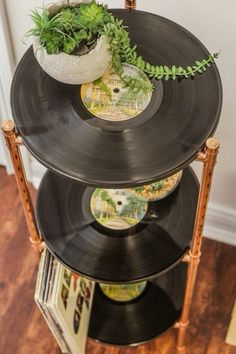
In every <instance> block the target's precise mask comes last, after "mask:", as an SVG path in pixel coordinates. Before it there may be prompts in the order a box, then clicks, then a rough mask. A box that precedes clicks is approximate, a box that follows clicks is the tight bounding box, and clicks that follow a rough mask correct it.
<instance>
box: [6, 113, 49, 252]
mask: <svg viewBox="0 0 236 354" xmlns="http://www.w3.org/2000/svg"><path fill="white" fill-rule="evenodd" d="M2 131H3V134H4V137H5V141H6V145H7V147H8V150H9V153H10V157H11V162H12V165H13V168H14V171H15V178H16V182H17V186H18V190H19V194H20V198H21V202H22V205H23V210H24V214H25V219H26V223H27V226H28V230H29V233H30V241H31V244H32V247H33V248H34V250H35V251H36V252H37V253H38V252H41V250H42V240H41V237H40V236H39V233H38V229H37V225H36V220H35V214H34V208H33V204H32V199H31V195H30V192H29V187H28V183H27V180H26V176H25V171H24V167H23V162H22V158H21V153H20V149H19V145H20V144H22V139H21V138H20V137H19V136H18V135H17V133H16V128H15V125H14V122H13V121H12V120H6V121H4V122H3V125H2Z"/></svg>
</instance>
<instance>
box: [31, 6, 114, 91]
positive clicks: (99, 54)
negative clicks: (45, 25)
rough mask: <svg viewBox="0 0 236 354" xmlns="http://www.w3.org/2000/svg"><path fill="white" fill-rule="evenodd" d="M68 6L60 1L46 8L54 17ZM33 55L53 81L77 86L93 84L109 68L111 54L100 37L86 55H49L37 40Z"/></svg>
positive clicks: (104, 38) (104, 39) (103, 39)
mask: <svg viewBox="0 0 236 354" xmlns="http://www.w3.org/2000/svg"><path fill="white" fill-rule="evenodd" d="M90 2H91V0H87V1H86V0H77V1H75V0H74V1H70V4H71V5H77V4H79V3H90ZM66 6H68V3H67V1H60V2H58V3H55V4H53V5H51V6H49V7H48V10H49V13H50V14H51V15H55V14H56V13H58V11H59V10H60V9H61V8H63V7H66ZM33 49H34V54H35V57H36V59H37V61H38V62H39V64H40V66H41V67H42V68H43V70H44V71H46V73H47V74H48V75H50V76H52V77H53V78H54V79H56V80H58V81H61V82H64V83H66V84H73V85H79V84H83V83H89V82H93V81H94V80H97V79H98V78H99V77H101V76H102V75H103V74H104V73H105V72H106V71H107V70H108V69H109V67H110V66H111V61H112V58H111V54H110V53H109V50H108V49H109V45H108V43H107V40H106V37H105V36H101V37H100V38H99V39H98V41H97V45H96V47H95V48H94V49H92V50H91V51H90V52H89V53H88V54H85V55H82V56H77V55H69V54H66V53H63V52H61V53H59V54H51V55H49V54H48V53H47V51H46V49H45V48H44V47H43V46H42V45H41V44H40V41H39V39H38V38H35V39H34V43H33Z"/></svg>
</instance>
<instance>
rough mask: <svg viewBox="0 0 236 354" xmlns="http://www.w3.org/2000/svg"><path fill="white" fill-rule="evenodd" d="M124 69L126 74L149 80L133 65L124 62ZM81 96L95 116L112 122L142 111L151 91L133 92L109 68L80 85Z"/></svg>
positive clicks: (149, 99) (125, 118)
mask: <svg viewBox="0 0 236 354" xmlns="http://www.w3.org/2000/svg"><path fill="white" fill-rule="evenodd" d="M124 70H125V71H124V73H125V74H126V75H128V76H131V77H136V78H138V77H140V78H142V79H144V80H147V81H148V80H149V79H148V77H147V76H146V75H145V74H143V73H142V72H140V70H139V69H138V68H136V67H135V66H133V65H128V64H126V65H125V66H124ZM81 98H82V102H83V104H84V105H85V107H86V108H87V110H88V111H89V112H90V113H92V114H93V115H94V116H95V117H98V118H101V119H104V120H107V121H113V122H114V121H125V120H128V119H131V118H134V117H136V116H138V115H139V114H140V113H142V112H143V111H144V110H145V108H146V107H147V106H148V104H149V103H150V101H151V98H152V92H151V91H149V92H145V93H144V92H143V91H140V92H139V93H133V92H132V91H130V90H129V88H128V87H125V86H124V83H123V82H122V80H121V78H120V76H119V75H117V74H116V73H115V72H114V69H113V68H111V69H110V70H109V71H108V72H107V73H105V74H104V76H103V77H101V78H100V79H98V80H96V81H94V82H92V83H90V84H84V85H82V87H81Z"/></svg>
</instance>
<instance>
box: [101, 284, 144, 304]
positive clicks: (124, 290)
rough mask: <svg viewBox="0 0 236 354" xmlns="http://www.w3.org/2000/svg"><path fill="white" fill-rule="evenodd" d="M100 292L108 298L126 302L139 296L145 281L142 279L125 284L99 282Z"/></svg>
mask: <svg viewBox="0 0 236 354" xmlns="http://www.w3.org/2000/svg"><path fill="white" fill-rule="evenodd" d="M99 285H100V288H101V290H102V292H103V293H104V294H105V295H106V296H107V297H108V298H109V299H112V300H114V301H118V302H128V301H132V300H134V299H136V298H137V297H139V296H140V295H141V294H142V293H143V292H144V290H145V288H146V286H147V282H146V281H143V282H140V283H135V284H127V285H108V284H102V283H100V284H99Z"/></svg>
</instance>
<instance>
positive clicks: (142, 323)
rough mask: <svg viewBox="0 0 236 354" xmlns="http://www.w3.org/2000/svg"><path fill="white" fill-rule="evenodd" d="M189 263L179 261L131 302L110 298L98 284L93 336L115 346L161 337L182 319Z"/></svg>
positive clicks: (91, 334)
mask: <svg viewBox="0 0 236 354" xmlns="http://www.w3.org/2000/svg"><path fill="white" fill-rule="evenodd" d="M186 270H187V265H186V264H184V263H181V264H179V265H178V266H177V267H175V268H174V269H172V270H171V271H170V272H168V273H166V274H165V275H162V276H161V277H160V278H158V279H155V280H152V281H151V282H149V284H148V286H147V288H146V290H145V291H144V293H143V294H142V295H141V296H140V297H139V298H137V299H136V300H134V301H132V302H129V303H119V302H115V301H112V300H109V299H108V298H107V297H106V296H105V295H104V294H103V293H102V291H101V290H100V288H99V285H97V286H96V290H95V295H94V302H93V307H92V313H91V321H90V328H89V337H91V338H92V339H94V340H96V341H99V342H102V343H106V344H111V345H119V346H123V345H124V346H128V345H132V346H134V345H140V344H143V343H145V342H147V341H150V340H152V339H154V338H155V337H158V336H159V335H161V334H163V333H164V332H165V331H167V330H168V329H169V328H170V327H172V326H173V325H174V323H175V322H176V321H177V320H178V318H179V315H180V311H181V307H182V300H183V293H184V284H185V279H186Z"/></svg>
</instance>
